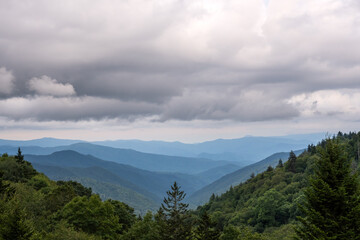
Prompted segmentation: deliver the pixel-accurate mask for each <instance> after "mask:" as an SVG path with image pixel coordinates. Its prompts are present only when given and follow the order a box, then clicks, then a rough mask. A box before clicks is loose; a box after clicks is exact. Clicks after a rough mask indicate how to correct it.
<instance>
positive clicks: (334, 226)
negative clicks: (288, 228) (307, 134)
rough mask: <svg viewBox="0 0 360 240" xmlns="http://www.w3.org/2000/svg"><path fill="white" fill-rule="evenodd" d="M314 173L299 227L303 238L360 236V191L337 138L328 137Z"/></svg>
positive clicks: (307, 190) (355, 176) (299, 233)
mask: <svg viewBox="0 0 360 240" xmlns="http://www.w3.org/2000/svg"><path fill="white" fill-rule="evenodd" d="M320 154H321V158H320V160H319V161H317V162H316V168H315V175H314V176H313V177H312V178H310V186H309V187H308V188H307V189H306V191H305V200H306V201H305V203H304V205H303V207H302V210H303V212H304V213H305V217H300V218H299V220H300V222H301V226H300V227H299V228H298V229H297V231H296V232H297V235H298V236H299V237H300V239H360V192H359V190H360V189H359V179H358V175H357V174H353V173H352V171H353V170H352V169H351V160H349V158H348V157H347V156H346V154H345V151H344V148H343V147H341V146H340V145H339V143H338V141H336V140H331V139H328V140H327V141H326V147H325V149H321V151H320Z"/></svg>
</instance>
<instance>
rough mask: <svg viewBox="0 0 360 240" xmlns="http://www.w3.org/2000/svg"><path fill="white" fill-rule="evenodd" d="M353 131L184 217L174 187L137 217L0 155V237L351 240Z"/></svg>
mask: <svg viewBox="0 0 360 240" xmlns="http://www.w3.org/2000/svg"><path fill="white" fill-rule="evenodd" d="M359 140H360V133H349V134H343V133H340V132H339V133H338V134H337V136H334V137H332V138H331V139H330V138H329V139H326V140H323V141H322V142H320V143H319V144H318V145H317V146H314V145H309V146H308V148H307V150H306V151H304V152H303V153H302V154H300V155H299V156H296V155H295V154H294V153H291V154H290V157H289V159H288V161H286V162H285V163H283V162H282V161H279V163H278V165H277V166H276V167H274V168H273V167H271V166H269V167H268V168H267V170H266V171H264V172H263V173H260V174H258V175H256V176H255V174H253V175H252V176H251V178H250V179H248V180H247V181H246V182H244V183H241V184H239V185H237V186H233V187H231V188H230V189H229V190H228V191H227V192H226V193H224V194H222V195H220V196H216V195H212V196H211V198H210V199H209V201H208V203H206V204H205V205H203V206H200V207H198V208H197V209H196V210H194V211H190V210H189V208H188V205H187V204H185V203H184V202H183V200H184V198H185V197H186V193H185V192H183V191H182V190H181V187H180V186H178V185H177V184H176V182H175V183H174V184H173V185H172V186H171V187H170V186H169V191H168V192H167V197H166V198H165V199H164V201H163V203H162V205H161V207H160V208H159V210H158V211H157V212H148V213H147V214H146V215H145V216H143V217H140V216H136V215H135V214H134V210H133V209H132V208H131V207H129V206H127V205H126V204H124V203H122V202H119V201H114V200H106V201H102V200H101V199H100V197H99V196H98V195H96V194H92V192H91V189H89V188H86V187H84V186H82V185H81V184H79V183H77V182H73V181H57V182H55V181H52V180H49V178H48V177H46V176H45V175H43V174H41V173H38V172H36V171H35V170H34V169H33V167H32V166H31V164H30V163H29V162H27V161H25V160H24V157H23V155H22V153H21V151H20V150H19V152H18V154H17V155H16V156H8V155H7V154H3V155H2V157H0V239H6V240H7V239H124V240H126V239H129V240H130V239H133V240H138V239H140V240H141V239H144V240H145V239H146V240H152V239H154V240H155V239H159V240H163V239H164V240H165V239H166V240H170V239H174V240H175V239H176V240H183V239H207V240H212V239H220V240H227V239H229V240H234V239H293V238H294V237H297V238H299V239H332V238H331V237H334V236H335V238H334V239H358V238H359V237H358V236H360V223H359V221H360V194H359V179H358V172H359V155H360V151H359V148H360V147H359Z"/></svg>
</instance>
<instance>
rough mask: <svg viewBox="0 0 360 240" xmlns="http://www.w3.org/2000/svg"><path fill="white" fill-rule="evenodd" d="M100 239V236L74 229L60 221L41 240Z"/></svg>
mask: <svg viewBox="0 0 360 240" xmlns="http://www.w3.org/2000/svg"><path fill="white" fill-rule="evenodd" d="M64 239H66V240H100V239H101V237H99V236H94V235H90V234H87V233H84V232H81V231H76V230H75V229H74V228H72V227H71V226H68V224H67V223H66V222H65V221H60V222H59V223H58V224H57V225H56V226H55V228H54V231H52V232H50V233H48V234H46V235H45V236H44V237H43V238H42V240H64Z"/></svg>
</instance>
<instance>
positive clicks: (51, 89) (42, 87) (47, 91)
mask: <svg viewBox="0 0 360 240" xmlns="http://www.w3.org/2000/svg"><path fill="white" fill-rule="evenodd" d="M29 89H30V90H32V91H35V92H36V93H37V94H39V95H51V96H58V97H59V96H70V95H74V94H75V90H74V87H73V86H72V85H71V84H69V83H66V84H62V83H59V82H58V81H57V80H56V79H52V78H50V77H48V76H45V75H44V76H42V77H40V78H32V79H30V81H29Z"/></svg>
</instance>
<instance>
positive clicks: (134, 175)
mask: <svg viewBox="0 0 360 240" xmlns="http://www.w3.org/2000/svg"><path fill="white" fill-rule="evenodd" d="M25 159H26V160H27V161H29V162H31V163H32V164H33V166H34V167H35V168H36V169H37V170H38V171H41V172H43V173H45V174H46V175H48V176H49V177H50V178H52V179H55V180H60V179H63V180H69V179H72V180H78V179H79V180H80V181H81V182H86V181H85V180H86V179H88V181H87V183H88V184H87V185H88V186H90V187H93V186H92V185H91V183H92V184H93V185H94V186H97V188H98V189H101V187H100V186H99V185H101V184H100V183H108V184H113V185H116V186H120V187H121V188H123V189H127V191H128V190H132V191H135V192H137V193H138V196H137V199H141V198H139V196H140V195H141V196H145V197H146V198H147V199H149V201H150V202H157V203H160V202H161V199H162V198H163V197H164V196H165V194H166V191H167V190H169V187H170V186H171V185H172V184H173V183H174V181H176V182H177V183H179V185H180V186H182V189H183V190H184V191H185V192H186V193H188V194H191V193H193V192H195V191H196V190H198V189H200V188H202V187H203V186H205V185H207V184H209V183H210V180H208V179H206V178H204V177H202V176H195V175H189V174H180V173H160V172H151V171H146V170H142V169H138V168H134V167H132V166H129V165H125V164H119V163H115V162H110V161H104V160H101V159H99V158H96V157H93V156H91V155H83V154H80V153H78V152H75V151H72V150H65V151H59V152H55V153H52V154H50V155H29V154H26V155H25ZM89 180H90V181H89ZM101 186H102V185H101ZM98 192H99V194H104V192H102V191H101V190H98ZM128 192H129V191H128ZM107 194H108V195H109V193H107ZM139 194H140V195H139ZM133 195H134V194H133ZM134 196H135V195H134ZM122 197H124V195H123V196H122ZM119 200H121V201H127V199H119ZM129 204H130V203H129Z"/></svg>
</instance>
